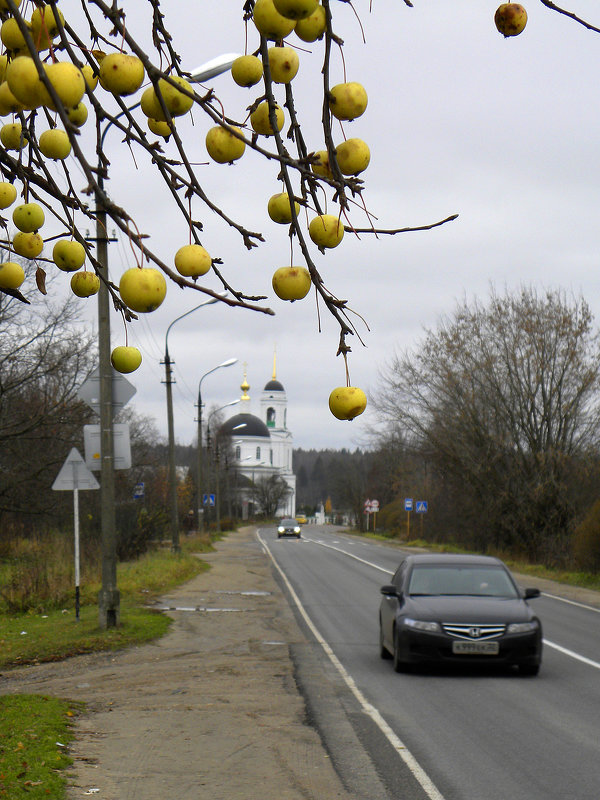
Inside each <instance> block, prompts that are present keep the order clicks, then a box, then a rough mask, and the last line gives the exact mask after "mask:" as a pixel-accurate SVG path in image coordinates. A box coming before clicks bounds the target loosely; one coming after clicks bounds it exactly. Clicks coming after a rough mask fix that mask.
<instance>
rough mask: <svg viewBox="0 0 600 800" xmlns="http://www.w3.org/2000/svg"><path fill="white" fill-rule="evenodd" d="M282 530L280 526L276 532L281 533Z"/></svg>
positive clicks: (283, 529)
mask: <svg viewBox="0 0 600 800" xmlns="http://www.w3.org/2000/svg"><path fill="white" fill-rule="evenodd" d="M284 531H285V528H281V527H280V528H277V533H283V532H284Z"/></svg>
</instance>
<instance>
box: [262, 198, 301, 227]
mask: <svg viewBox="0 0 600 800" xmlns="http://www.w3.org/2000/svg"><path fill="white" fill-rule="evenodd" d="M294 208H295V209H296V216H298V214H299V213H300V203H298V202H297V201H296V200H294ZM267 211H268V212H269V216H270V217H271V219H272V220H273V222H277V223H278V224H280V225H289V224H290V222H291V221H292V203H291V200H290V196H289V194H288V193H287V192H279V193H278V194H274V195H273V196H272V197H271V198H270V199H269V203H268V205H267Z"/></svg>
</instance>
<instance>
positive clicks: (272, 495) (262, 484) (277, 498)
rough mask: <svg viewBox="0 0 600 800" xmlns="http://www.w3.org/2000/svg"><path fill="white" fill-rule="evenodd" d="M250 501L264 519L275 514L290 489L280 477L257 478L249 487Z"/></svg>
mask: <svg viewBox="0 0 600 800" xmlns="http://www.w3.org/2000/svg"><path fill="white" fill-rule="evenodd" d="M250 490H251V493H252V499H253V500H254V502H255V503H256V505H257V506H258V508H259V510H260V511H261V512H262V513H263V514H264V515H265V517H268V518H271V517H274V516H275V515H276V514H277V509H278V508H279V506H280V505H281V504H282V502H283V501H284V500H285V499H286V498H287V497H288V496H289V494H290V491H291V490H290V487H289V486H288V485H287V483H286V482H285V481H284V479H283V478H282V477H281V476H280V475H269V476H268V477H267V476H265V477H263V478H259V479H258V480H257V481H255V482H254V484H253V485H252V486H251V489H250Z"/></svg>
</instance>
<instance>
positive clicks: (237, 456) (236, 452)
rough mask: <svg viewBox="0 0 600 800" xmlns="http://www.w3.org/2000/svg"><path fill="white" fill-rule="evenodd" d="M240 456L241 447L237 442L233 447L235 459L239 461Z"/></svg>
mask: <svg viewBox="0 0 600 800" xmlns="http://www.w3.org/2000/svg"><path fill="white" fill-rule="evenodd" d="M241 457H242V448H241V447H240V446H239V444H238V446H237V447H236V448H235V458H236V461H239V460H240V458H241Z"/></svg>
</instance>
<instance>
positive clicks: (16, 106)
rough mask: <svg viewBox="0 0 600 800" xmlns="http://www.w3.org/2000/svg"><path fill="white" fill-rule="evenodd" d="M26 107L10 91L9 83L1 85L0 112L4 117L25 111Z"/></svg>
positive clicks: (5, 82)
mask: <svg viewBox="0 0 600 800" xmlns="http://www.w3.org/2000/svg"><path fill="white" fill-rule="evenodd" d="M24 110H25V105H24V103H22V102H21V101H20V100H19V98H18V97H16V96H15V95H14V94H13V92H12V91H11V89H10V86H9V85H8V82H7V81H4V82H3V83H0V111H1V113H2V116H3V117H6V116H8V115H9V114H15V113H17V112H19V111H24Z"/></svg>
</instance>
